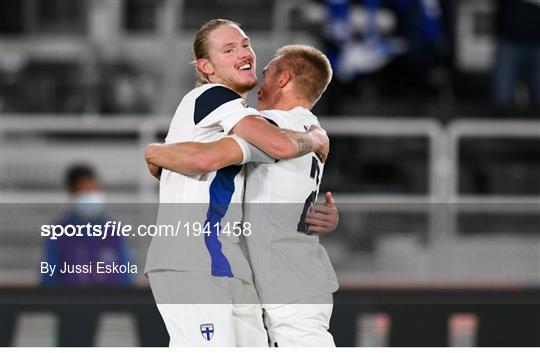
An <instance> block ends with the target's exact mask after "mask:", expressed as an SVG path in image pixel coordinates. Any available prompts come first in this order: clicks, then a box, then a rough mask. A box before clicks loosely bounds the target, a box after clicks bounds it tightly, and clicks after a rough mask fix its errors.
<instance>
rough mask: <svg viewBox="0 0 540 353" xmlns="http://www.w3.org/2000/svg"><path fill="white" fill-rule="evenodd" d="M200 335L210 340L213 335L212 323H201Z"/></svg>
mask: <svg viewBox="0 0 540 353" xmlns="http://www.w3.org/2000/svg"><path fill="white" fill-rule="evenodd" d="M201 335H202V336H203V337H204V339H205V340H207V341H210V340H211V339H212V337H214V324H202V325H201Z"/></svg>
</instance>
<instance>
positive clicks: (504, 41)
mask: <svg viewBox="0 0 540 353" xmlns="http://www.w3.org/2000/svg"><path fill="white" fill-rule="evenodd" d="M497 5H498V6H497V17H496V35H497V48H496V50H495V67H494V72H493V87H492V97H493V98H492V99H493V104H494V108H495V109H496V111H495V113H497V114H507V113H510V112H512V111H515V110H516V105H515V98H516V89H517V88H518V87H519V86H518V84H520V83H525V84H526V86H527V88H528V97H529V99H528V101H529V104H528V108H529V109H530V110H532V111H535V112H536V113H540V0H497ZM521 100H523V99H521Z"/></svg>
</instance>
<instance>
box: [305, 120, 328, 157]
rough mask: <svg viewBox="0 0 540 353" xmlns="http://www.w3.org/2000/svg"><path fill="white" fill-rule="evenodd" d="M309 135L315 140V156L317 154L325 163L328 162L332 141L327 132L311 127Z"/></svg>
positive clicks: (317, 127) (314, 126)
mask: <svg viewBox="0 0 540 353" xmlns="http://www.w3.org/2000/svg"><path fill="white" fill-rule="evenodd" d="M308 133H309V134H310V135H311V138H312V140H313V143H314V152H315V154H317V156H318V157H319V158H320V160H321V161H322V162H323V163H324V162H326V158H327V157H328V153H329V152H330V140H329V139H328V135H327V134H326V131H325V130H324V129H323V128H321V127H319V126H317V125H311V127H310V128H309V131H308Z"/></svg>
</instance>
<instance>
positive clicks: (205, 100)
mask: <svg viewBox="0 0 540 353" xmlns="http://www.w3.org/2000/svg"><path fill="white" fill-rule="evenodd" d="M238 98H242V97H241V96H240V95H239V94H238V93H236V92H235V91H233V90H232V89H230V88H227V87H224V86H214V87H211V88H209V89H207V90H206V91H204V92H203V93H202V94H201V95H200V96H198V97H197V99H195V109H194V111H193V121H194V123H195V125H197V124H198V123H199V122H200V121H201V120H203V119H204V118H205V117H207V116H208V115H209V114H210V113H212V112H213V111H214V110H216V109H217V108H219V107H220V106H222V105H223V104H225V103H227V102H230V101H232V100H235V99H238Z"/></svg>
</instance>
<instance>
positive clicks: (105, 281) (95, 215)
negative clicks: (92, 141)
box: [41, 165, 133, 287]
mask: <svg viewBox="0 0 540 353" xmlns="http://www.w3.org/2000/svg"><path fill="white" fill-rule="evenodd" d="M65 185H66V188H67V190H68V192H69V194H70V201H71V204H70V208H69V210H68V211H67V213H66V214H65V215H64V216H63V217H62V218H61V219H60V220H59V221H57V222H54V224H58V225H62V226H67V225H74V226H77V225H86V224H88V223H90V224H91V225H97V224H100V225H105V223H107V221H112V220H111V219H110V218H109V217H108V216H107V213H106V210H105V196H104V194H103V192H102V191H101V189H100V187H99V184H98V180H97V177H96V174H95V172H94V170H93V169H92V168H91V167H89V166H86V165H74V166H72V167H70V168H69V170H68V171H67V173H66V179H65ZM90 229H91V227H90ZM90 232H92V230H90ZM88 235H90V234H88ZM128 260H129V256H128V254H127V248H126V246H125V244H124V242H123V239H122V238H121V237H109V236H107V237H105V238H104V239H103V238H102V237H92V236H82V237H76V236H73V237H59V238H58V239H56V240H51V239H47V243H46V248H45V256H44V260H43V261H46V262H47V263H48V264H49V265H56V268H57V269H60V268H62V267H64V263H67V264H69V265H88V264H89V263H90V262H92V264H95V263H96V262H98V261H103V262H106V263H111V262H115V263H117V264H126V263H127V262H128ZM41 283H42V285H44V286H49V287H53V286H60V287H81V286H89V287H90V286H92V287H95V286H107V287H110V286H128V285H131V284H132V283H133V278H132V275H131V274H130V273H96V271H92V272H91V273H64V274H62V273H60V271H59V270H57V271H55V272H54V274H53V275H52V276H51V275H50V274H48V273H47V274H42V276H41Z"/></svg>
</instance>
